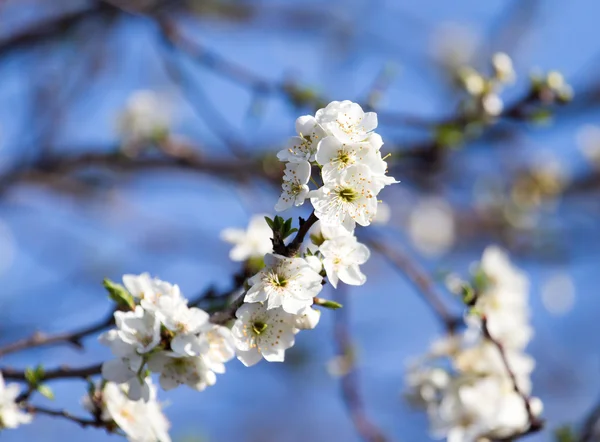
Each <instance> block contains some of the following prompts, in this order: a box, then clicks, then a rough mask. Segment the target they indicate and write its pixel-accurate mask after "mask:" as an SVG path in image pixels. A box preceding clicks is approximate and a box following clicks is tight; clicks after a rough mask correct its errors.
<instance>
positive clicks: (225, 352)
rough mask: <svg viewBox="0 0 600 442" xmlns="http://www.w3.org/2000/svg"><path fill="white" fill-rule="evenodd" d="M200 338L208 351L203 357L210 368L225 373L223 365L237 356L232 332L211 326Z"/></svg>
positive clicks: (224, 328)
mask: <svg viewBox="0 0 600 442" xmlns="http://www.w3.org/2000/svg"><path fill="white" fill-rule="evenodd" d="M199 338H200V339H201V340H202V341H204V344H203V345H204V347H205V348H206V351H205V352H204V353H203V354H202V356H203V357H204V360H205V361H206V362H207V364H208V366H209V367H210V368H211V370H213V371H215V372H217V373H222V372H224V371H225V367H224V366H223V364H224V363H225V362H227V361H229V360H231V359H233V357H234V356H235V345H234V343H233V337H232V335H231V330H229V329H228V328H227V327H223V326H221V325H216V324H209V325H207V326H206V327H205V329H204V331H203V332H202V333H201V334H200V336H199ZM213 367H216V368H213Z"/></svg>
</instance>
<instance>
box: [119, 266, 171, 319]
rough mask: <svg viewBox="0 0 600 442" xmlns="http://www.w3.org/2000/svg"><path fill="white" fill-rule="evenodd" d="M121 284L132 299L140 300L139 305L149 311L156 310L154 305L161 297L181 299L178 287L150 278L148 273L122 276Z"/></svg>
mask: <svg viewBox="0 0 600 442" xmlns="http://www.w3.org/2000/svg"><path fill="white" fill-rule="evenodd" d="M123 284H124V285H125V288H126V289H127V291H129V293H131V295H132V296H133V297H134V298H136V299H139V300H140V305H141V306H142V307H143V308H144V309H146V310H149V311H154V310H155V309H156V304H157V303H158V300H159V299H160V298H161V297H168V298H173V299H183V297H182V296H181V291H180V290H179V286H177V285H173V284H170V283H168V282H166V281H161V280H160V279H158V278H152V277H151V276H150V275H149V274H148V273H142V274H141V275H124V276H123Z"/></svg>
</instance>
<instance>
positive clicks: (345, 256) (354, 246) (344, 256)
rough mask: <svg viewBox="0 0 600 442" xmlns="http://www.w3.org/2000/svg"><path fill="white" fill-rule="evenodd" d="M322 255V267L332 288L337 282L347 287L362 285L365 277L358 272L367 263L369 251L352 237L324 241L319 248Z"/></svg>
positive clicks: (365, 279) (335, 286)
mask: <svg viewBox="0 0 600 442" xmlns="http://www.w3.org/2000/svg"><path fill="white" fill-rule="evenodd" d="M319 251H320V252H321V254H322V255H323V267H325V272H326V273H327V278H328V280H329V282H330V283H331V285H332V286H333V287H334V288H337V284H338V280H341V281H342V282H345V283H346V284H349V285H363V284H364V283H365V282H366V281H367V277H366V276H365V275H364V274H363V273H362V272H361V271H360V268H359V267H358V266H359V265H360V264H364V263H365V262H367V260H368V259H369V256H370V254H371V253H370V251H369V249H368V248H367V246H365V245H364V244H361V243H359V242H358V241H357V239H356V237H354V236H340V237H337V238H334V239H328V240H326V241H325V242H324V243H323V244H321V246H320V247H319Z"/></svg>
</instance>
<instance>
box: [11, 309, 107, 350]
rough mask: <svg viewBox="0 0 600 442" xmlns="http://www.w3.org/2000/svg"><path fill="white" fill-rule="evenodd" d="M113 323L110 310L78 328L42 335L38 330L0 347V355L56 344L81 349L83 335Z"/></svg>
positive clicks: (96, 331) (95, 331)
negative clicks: (94, 321)
mask: <svg viewBox="0 0 600 442" xmlns="http://www.w3.org/2000/svg"><path fill="white" fill-rule="evenodd" d="M113 323H114V316H113V312H111V313H110V315H108V316H107V317H106V318H104V319H102V320H100V321H98V322H96V323H94V324H91V325H89V326H87V327H84V328H82V329H79V330H75V331H71V332H64V333H57V334H55V335H44V334H43V333H39V332H38V333H34V334H33V335H32V336H30V337H28V338H25V339H21V340H20V341H16V342H13V343H11V344H8V345H6V346H5V347H2V348H0V357H2V356H6V355H7V354H10V353H15V352H18V351H22V350H28V349H31V348H36V347H43V346H47V345H56V344H71V345H74V346H75V347H76V348H78V349H82V348H83V343H82V340H83V339H84V338H85V337H87V336H89V335H93V334H95V333H98V332H100V331H102V330H104V329H106V328H108V327H109V326H110V325H112V324H113Z"/></svg>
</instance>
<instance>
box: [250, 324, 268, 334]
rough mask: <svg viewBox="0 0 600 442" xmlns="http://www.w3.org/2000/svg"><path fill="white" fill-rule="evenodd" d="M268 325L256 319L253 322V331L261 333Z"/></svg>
mask: <svg viewBox="0 0 600 442" xmlns="http://www.w3.org/2000/svg"><path fill="white" fill-rule="evenodd" d="M267 327H268V325H267V324H266V323H264V322H262V321H254V322H253V323H252V331H253V332H254V333H256V334H257V335H260V334H261V333H262V332H264V331H265V330H266V329H267Z"/></svg>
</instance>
